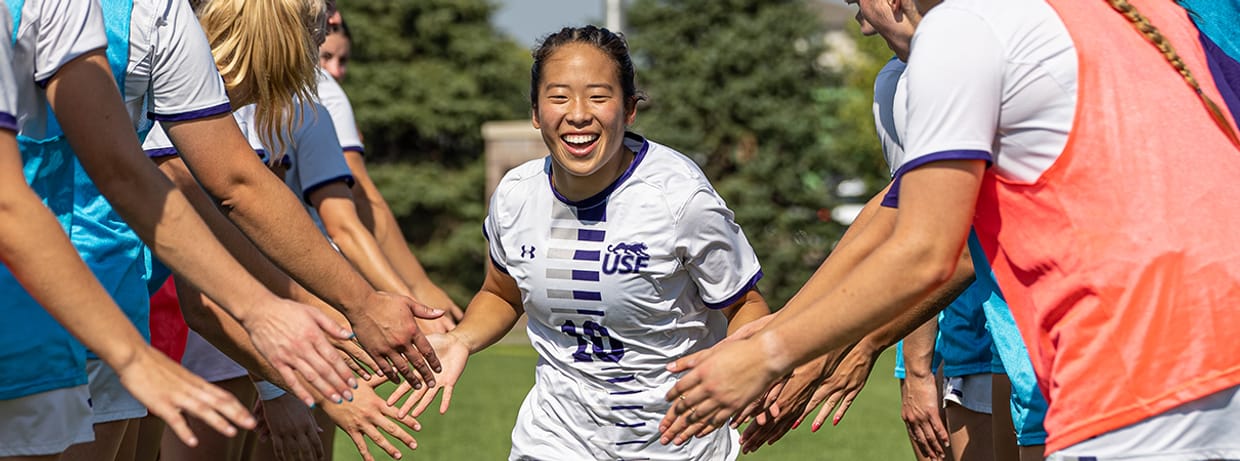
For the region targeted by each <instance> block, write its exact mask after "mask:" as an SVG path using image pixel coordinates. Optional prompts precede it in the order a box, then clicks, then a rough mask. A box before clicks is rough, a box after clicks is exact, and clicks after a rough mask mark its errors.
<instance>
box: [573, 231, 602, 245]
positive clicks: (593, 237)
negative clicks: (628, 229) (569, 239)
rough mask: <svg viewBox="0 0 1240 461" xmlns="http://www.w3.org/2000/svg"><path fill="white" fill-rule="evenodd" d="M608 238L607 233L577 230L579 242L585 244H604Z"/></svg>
mask: <svg viewBox="0 0 1240 461" xmlns="http://www.w3.org/2000/svg"><path fill="white" fill-rule="evenodd" d="M605 238H607V232H606V231H601V230H592V229H577V240H580V241H583V242H602V241H603V239H605Z"/></svg>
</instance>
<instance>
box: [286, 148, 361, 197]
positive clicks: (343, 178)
mask: <svg viewBox="0 0 1240 461" xmlns="http://www.w3.org/2000/svg"><path fill="white" fill-rule="evenodd" d="M284 158H288V157H284ZM338 181H344V184H345V185H346V186H348V187H353V175H351V174H342V175H340V176H336V177H334V178H327V179H324V180H322V181H319V182H316V183H314V184H311V185H310V187H307V188H305V190H304V191H303V192H302V193H301V199H302V200H305V201H306V203H308V204H310V205H314V204H313V203H310V194H311V193H313V192H314V191H316V190H319V189H320V188H323V187H326V186H327V185H329V184H331V183H334V182H338Z"/></svg>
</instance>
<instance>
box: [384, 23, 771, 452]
mask: <svg viewBox="0 0 1240 461" xmlns="http://www.w3.org/2000/svg"><path fill="white" fill-rule="evenodd" d="M531 74H532V76H531V77H532V78H531V80H532V81H531V99H532V101H531V102H532V105H533V107H532V109H533V123H534V126H535V127H536V128H538V129H539V130H541V131H542V137H543V140H544V142H546V144H547V148H548V149H549V150H550V152H551V155H550V156H548V157H547V158H545V159H540V160H535V161H531V162H529V163H526V164H524V165H521V166H519V167H517V168H514V169H513V170H512V171H510V172H509V173H508V174H507V175H506V176H505V177H504V179H503V180H502V181H501V182H500V184H499V187H498V188H497V189H496V191H495V194H494V196H493V197H492V201H491V208H490V213H489V215H488V216H487V219H486V222H485V225H484V230H485V232H486V235H487V238H488V239H489V240H490V249H491V258H492V262H493V263H492V264H490V265H489V266H488V270H487V277H486V282H485V283H484V285H483V287H482V289H481V290H480V291H479V292H478V294H477V295H476V296H475V297H474V299H473V301H472V302H471V303H470V305H469V308H468V309H466V311H465V318H464V320H462V321H461V323H460V325H458V326H457V328H456V329H455V330H453V331H451V332H449V333H447V334H445V335H441V336H433V338H434V340H435V341H436V342H437V343H436V350H437V351H439V353H440V354H441V357H442V358H443V360H444V363H445V372H444V374H443V375H442V377H441V378H440V379H439V380H438V381H439V382H440V383H441V385H446V387H447V391H446V392H445V395H444V401H443V403H442V405H441V407H440V409H441V411H444V410H446V408H447V405H448V404H449V402H450V396H451V394H450V392H451V386H452V385H453V384H455V382H456V380H457V378H458V377H459V376H460V373H461V371H462V369H463V368H464V365H465V361H466V360H467V358H468V355H469V354H471V353H474V352H477V351H479V350H481V349H483V348H485V347H487V346H489V345H491V344H493V343H495V342H496V341H498V340H499V339H500V337H501V336H503V334H504V333H506V332H507V331H508V330H509V329H511V328H512V326H513V325H514V323H515V322H516V321H517V319H518V318H519V317H520V316H521V314H522V313H526V314H528V315H529V337H530V340H531V341H532V342H533V344H534V348H535V349H536V350H537V351H538V353H539V357H540V360H539V363H538V367H537V370H536V375H537V382H536V384H535V385H534V388H533V389H532V390H531V391H530V393H529V395H528V396H527V397H526V399H525V403H524V404H523V405H522V407H521V411H520V414H519V416H518V417H517V424H516V427H515V428H514V429H513V434H512V452H511V454H510V459H617V458H623V459H633V458H644V459H702V460H706V459H709V460H719V459H732V458H735V457H736V455H737V454H738V451H739V450H738V448H739V447H738V445H737V434H736V432H735V431H732V430H725V431H720V432H718V433H716V434H715V435H713V436H711V437H708V438H703V439H699V440H698V441H697V442H696V443H692V444H689V445H686V446H682V447H669V446H664V445H660V444H659V443H658V432H657V430H656V429H657V428H656V426H657V423H658V420H659V418H660V416H661V413H662V412H663V411H666V409H667V407H668V404H667V403H666V402H663V401H662V397H661V395H662V394H663V393H665V392H666V391H667V390H668V389H670V388H671V386H672V385H673V384H674V383H675V382H676V378H677V376H676V374H674V373H669V372H668V371H666V370H665V369H664V368H663V366H662V365H661V364H663V363H666V362H667V361H668V360H670V359H672V358H674V357H679V356H681V355H683V354H687V353H692V352H694V351H698V350H701V349H704V348H706V347H708V346H709V345H711V344H714V343H716V342H718V341H719V340H720V339H722V338H723V337H724V335H725V334H726V332H727V331H728V330H729V329H733V328H736V327H738V326H739V325H742V324H744V323H746V322H748V321H750V320H752V319H754V318H757V317H759V316H761V315H763V314H766V313H768V312H769V309H768V308H767V306H766V302H765V301H764V300H763V299H762V297H761V296H760V295H759V294H758V292H757V290H756V289H755V288H754V285H755V284H756V283H757V281H758V279H759V278H761V276H762V272H761V270H760V268H759V266H758V259H757V257H756V256H755V255H754V252H753V249H752V248H751V247H750V246H749V242H748V241H747V240H746V239H745V235H744V233H743V232H741V229H740V226H738V225H737V224H736V223H735V222H734V221H733V215H732V212H731V211H730V210H728V208H727V207H726V205H725V204H724V202H723V200H722V199H721V198H720V197H719V195H718V194H717V193H716V192H715V190H714V189H713V188H712V187H711V185H710V183H709V182H708V181H707V179H706V177H705V176H704V175H703V174H702V172H701V170H700V169H698V167H697V166H696V165H695V164H694V163H693V162H692V161H691V160H689V159H688V158H686V157H685V156H683V155H681V154H679V153H677V152H676V151H674V150H672V149H670V148H668V147H666V146H662V145H659V144H656V143H654V142H652V141H649V140H646V139H644V138H642V137H641V136H638V135H636V134H633V133H628V132H626V131H625V128H626V126H627V125H628V124H630V123H632V122H633V120H634V118H635V117H636V115H637V109H636V106H637V102H638V100H639V99H640V96H639V95H638V93H637V89H636V87H635V84H634V72H633V64H632V61H631V60H630V58H629V54H628V47H627V45H626V44H625V42H624V39H623V38H621V37H620V36H618V35H616V34H614V33H612V32H609V31H607V30H606V29H600V28H596V27H593V26H586V27H581V28H566V29H563V30H561V31H560V32H558V33H555V34H552V35H550V36H548V37H547V38H546V39H545V40H543V42H542V44H541V45H540V46H539V47H538V48H537V49H536V50H535V52H534V65H533V69H532V72H531ZM433 395H434V394H433V393H428V394H427V397H426V398H423V399H422V400H421V401H420V402H418V403H419V404H420V406H421V407H422V408H424V407H425V406H426V405H427V404H429V400H430V397H433ZM410 400H411V401H413V400H415V399H412V398H411V399H410ZM411 401H407V402H406V408H407V407H408V406H409V405H411ZM420 409H421V408H419V409H418V410H417V411H420ZM417 411H415V413H416V412H417Z"/></svg>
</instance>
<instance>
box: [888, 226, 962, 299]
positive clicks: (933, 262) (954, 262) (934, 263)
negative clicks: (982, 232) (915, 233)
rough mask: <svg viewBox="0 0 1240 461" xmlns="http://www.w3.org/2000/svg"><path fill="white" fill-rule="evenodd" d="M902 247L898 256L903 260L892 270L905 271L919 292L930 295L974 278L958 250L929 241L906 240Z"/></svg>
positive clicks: (918, 239)
mask: <svg viewBox="0 0 1240 461" xmlns="http://www.w3.org/2000/svg"><path fill="white" fill-rule="evenodd" d="M901 246H902V248H900V254H902V255H904V258H901V259H902V261H900V262H898V263H897V264H899V265H897V266H894V267H905V268H908V271H909V275H910V276H911V278H912V280H910V282H911V283H912V284H913V286H915V287H917V288H918V289H919V290H925V291H930V290H933V289H935V288H938V287H940V286H942V285H944V284H947V283H949V282H953V281H958V280H961V279H963V278H967V277H971V276H972V275H973V265H972V264H971V263H969V262H967V258H968V254H967V253H966V254H963V255H962V254H961V251H960V247H959V246H955V247H953V246H950V245H946V244H945V242H942V241H941V240H940V239H931V238H917V239H910V240H906V241H905V242H904V244H903V245H901Z"/></svg>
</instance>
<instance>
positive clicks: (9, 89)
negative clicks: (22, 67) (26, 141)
mask: <svg viewBox="0 0 1240 461" xmlns="http://www.w3.org/2000/svg"><path fill="white" fill-rule="evenodd" d="M12 26H13V19H12V18H11V17H10V16H9V8H8V7H7V6H5V5H4V3H3V0H0V32H4V36H5V37H11V36H12V35H13V31H12ZM2 42H3V43H0V62H13V42H12V41H10V40H2ZM0 129H3V130H9V131H12V132H13V133H14V134H16V133H17V79H16V78H15V77H13V66H4V65H0Z"/></svg>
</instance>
